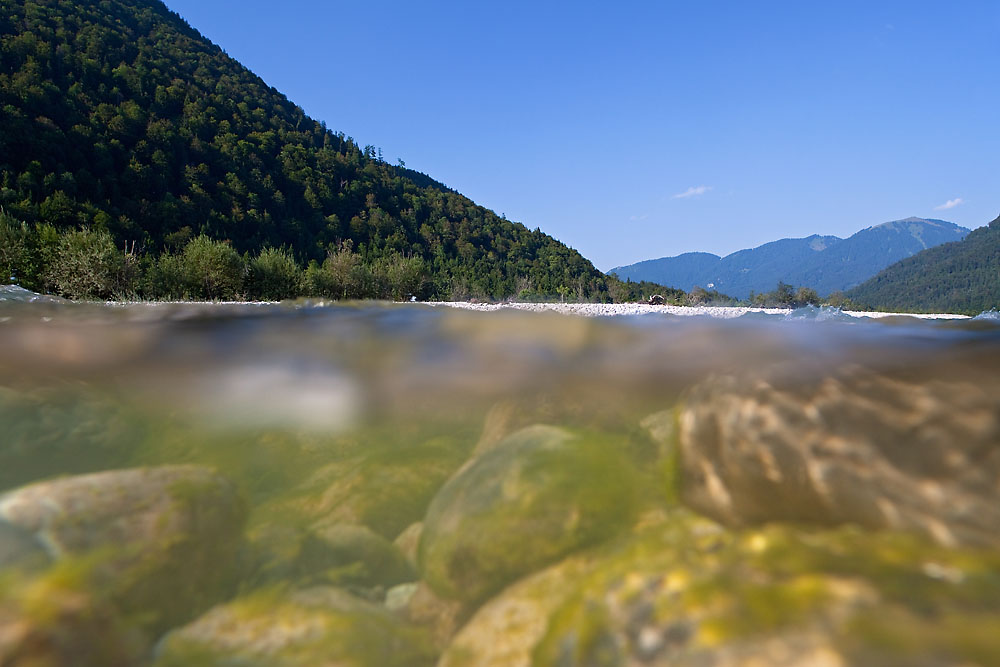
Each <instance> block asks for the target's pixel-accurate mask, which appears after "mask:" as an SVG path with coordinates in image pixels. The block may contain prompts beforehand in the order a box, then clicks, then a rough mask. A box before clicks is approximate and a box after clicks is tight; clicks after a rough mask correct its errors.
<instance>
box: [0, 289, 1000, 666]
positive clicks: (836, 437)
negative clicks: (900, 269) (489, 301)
mask: <svg viewBox="0 0 1000 667" xmlns="http://www.w3.org/2000/svg"><path fill="white" fill-rule="evenodd" d="M0 424H2V433H0V492H6V493H5V494H4V495H2V496H0V664H5V665H6V664H35V663H32V660H35V661H38V662H39V664H43V661H44V660H49V661H50V662H49V663H44V664H81V660H83V661H84V662H86V661H88V660H89V663H87V664H132V663H134V664H142V663H143V661H148V660H149V656H154V659H155V660H156V661H158V663H159V664H164V665H167V664H169V665H173V664H178V665H179V664H192V663H194V664H236V663H239V664H261V665H265V664H296V665H298V664H302V665H308V664H326V663H324V661H330V662H329V664H341V663H343V664H373V665H375V664H378V665H382V664H434V663H435V661H438V660H440V664H444V665H461V664H470V665H480V664H496V665H506V664H531V663H534V664H559V665H564V664H566V665H572V664H667V663H669V664H674V663H680V664H750V663H751V662H752V661H753V660H763V663H764V664H814V663H818V662H822V661H824V660H825V661H826V662H825V663H823V664H886V663H887V662H889V663H893V664H941V663H945V664H951V663H954V664H996V663H997V662H998V661H1000V639H997V638H996V637H995V636H994V635H995V633H994V630H995V627H997V625H996V624H997V623H998V622H1000V603H998V602H997V600H1000V570H998V567H1000V556H998V553H1000V552H998V551H997V547H998V546H1000V537H997V536H998V535H1000V532H998V528H1000V510H998V509H997V508H998V507H1000V504H998V503H997V502H996V501H997V499H998V491H1000V488H998V484H1000V482H998V480H1000V327H998V326H997V321H996V319H995V317H990V316H984V317H982V318H978V319H976V320H970V321H962V322H938V321H922V320H916V319H914V318H888V319H885V320H880V321H871V320H860V319H857V318H852V317H849V316H846V315H843V314H841V313H839V311H828V310H823V311H817V310H815V309H813V310H803V311H799V312H796V313H794V314H793V316H791V317H784V316H776V315H754V316H746V317H743V318H737V319H732V320H725V321H723V320H713V319H711V318H702V317H695V318H691V317H677V316H669V315H660V314H650V315H643V316H636V317H620V318H606V319H601V318H577V317H567V316H561V315H555V314H532V313H518V312H508V311H499V312H491V313H476V312H466V311H459V310H455V309H450V308H443V307H437V308H434V307H429V306H424V305H421V304H407V305H395V306H392V305H382V304H357V305H338V306H322V305H318V306H313V305H309V304H304V305H301V304H300V305H287V304H284V305H267V306H261V305H231V306H228V305H209V304H188V305H183V304H158V305H136V306H128V307H112V306H98V305H84V304H71V303H59V302H48V303H46V302H35V303H14V302H7V303H0ZM80 656H86V657H85V658H81V657H80ZM321 656H322V657H321ZM338 660H339V661H341V662H338ZM921 660H923V661H924V662H921ZM227 661H228V662H227Z"/></svg>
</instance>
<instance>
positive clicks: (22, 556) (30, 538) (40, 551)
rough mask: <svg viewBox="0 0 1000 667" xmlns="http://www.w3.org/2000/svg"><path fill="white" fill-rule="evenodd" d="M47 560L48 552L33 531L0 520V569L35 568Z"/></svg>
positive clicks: (38, 567)
mask: <svg viewBox="0 0 1000 667" xmlns="http://www.w3.org/2000/svg"><path fill="white" fill-rule="evenodd" d="M49 562H50V558H49V554H48V552H47V551H46V550H45V547H44V546H43V545H42V543H41V542H39V541H38V539H37V538H36V537H35V535H34V534H33V533H31V532H30V531H27V530H25V529H24V528H20V527H19V526H15V525H13V524H10V523H7V522H6V521H0V570H3V569H4V568H6V567H17V568H21V569H24V570H35V569H40V568H43V567H45V566H46V565H48V564H49Z"/></svg>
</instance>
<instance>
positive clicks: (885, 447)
mask: <svg viewBox="0 0 1000 667" xmlns="http://www.w3.org/2000/svg"><path fill="white" fill-rule="evenodd" d="M679 431H680V432H679V444H680V449H681V451H680V454H681V464H682V470H681V475H680V477H681V479H680V482H681V487H682V490H681V493H682V497H683V500H684V502H685V503H686V504H687V505H689V506H690V507H692V508H693V509H695V510H697V511H699V512H702V513H704V514H706V515H708V516H711V517H713V518H716V519H718V520H720V521H723V522H725V523H727V524H730V525H747V524H754V523H760V522H766V521H774V520H794V521H809V522H820V523H825V524H836V523H843V522H854V523H858V524H861V525H863V526H867V527H870V528H890V529H894V530H907V531H912V532H916V533H920V534H923V535H926V536H928V537H930V538H932V539H934V540H935V541H937V542H939V543H941V544H945V545H972V546H976V545H980V546H991V547H994V548H996V547H998V546H1000V503H998V502H997V497H998V491H1000V487H998V485H997V480H998V479H1000V446H998V443H1000V398H998V393H997V391H995V390H989V389H987V388H984V387H982V386H979V385H977V384H975V383H971V382H967V381H958V380H949V379H947V378H942V379H941V380H938V381H935V382H911V381H908V380H907V379H906V378H905V377H903V378H900V377H892V376H889V375H879V374H876V373H873V372H871V371H867V370H864V369H861V368H857V367H854V368H849V369H846V370H844V371H843V372H841V373H840V374H839V375H837V376H836V377H827V378H825V379H823V380H821V381H819V382H804V381H794V380H790V379H785V380H784V381H782V380H780V379H768V378H763V377H751V378H737V377H724V378H716V379H714V380H711V381H706V382H705V383H703V384H701V385H700V386H698V387H696V388H695V389H694V390H692V391H691V392H690V394H689V395H688V397H687V400H686V404H685V408H684V410H683V414H682V415H681V417H680V429H679Z"/></svg>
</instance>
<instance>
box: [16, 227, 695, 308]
mask: <svg viewBox="0 0 1000 667" xmlns="http://www.w3.org/2000/svg"><path fill="white" fill-rule="evenodd" d="M0 276H3V278H2V279H0V282H6V280H7V279H8V278H9V280H10V282H12V283H15V284H18V285H20V286H21V287H24V288H26V289H30V290H33V291H36V292H44V293H48V294H56V295H59V296H64V297H68V298H71V299H85V300H119V301H120V300H138V299H141V300H151V301H152V300H178V299H186V300H201V301H213V300H215V301H234V300H253V301H280V300H283V299H294V298H297V297H303V296H305V297H315V298H325V299H355V300H356V299H386V300H395V301H400V300H404V299H411V298H415V299H417V300H420V301H423V300H428V299H443V300H452V301H455V300H468V299H476V300H486V301H488V300H500V299H506V298H518V299H521V300H530V301H536V300H537V301H567V300H571V301H598V302H624V301H637V300H645V299H648V298H649V297H650V295H652V294H660V295H662V296H663V298H664V299H665V300H666V301H667V302H669V303H673V304H679V303H683V302H684V301H685V299H686V298H687V295H686V294H685V293H684V292H683V291H682V290H678V289H673V288H669V287H664V286H662V285H656V284H653V283H646V282H639V283H634V282H631V281H624V282H623V281H620V280H618V279H617V278H615V277H614V276H602V277H600V278H599V279H595V280H596V282H593V281H591V282H588V283H586V284H585V283H583V282H580V281H578V280H572V279H568V280H567V281H566V283H565V284H563V283H558V284H554V286H551V287H544V288H543V287H541V286H539V285H536V284H534V282H533V281H532V279H531V278H530V277H527V276H525V277H522V278H520V279H519V281H518V283H517V284H516V285H515V286H514V288H513V290H512V291H506V290H503V289H501V290H500V291H497V292H489V291H484V289H483V288H482V287H481V285H480V286H477V285H475V284H472V283H470V282H469V281H468V280H466V279H464V278H462V277H461V276H453V275H449V274H442V273H440V272H437V273H435V272H434V271H433V267H432V265H431V263H429V262H428V261H427V260H425V259H423V258H421V257H419V256H414V255H406V254H403V253H392V254H388V255H385V254H380V255H368V254H367V253H365V252H360V251H359V250H358V249H357V248H355V247H354V245H353V243H352V242H351V241H350V240H346V241H342V242H341V243H340V244H339V245H336V246H333V247H331V248H330V249H329V250H328V252H327V254H326V257H325V259H324V260H323V261H322V262H318V261H316V260H311V261H309V262H308V263H305V264H303V263H301V262H299V261H298V259H297V257H296V254H295V252H294V251H293V249H291V248H288V247H284V248H272V247H264V248H262V249H260V250H259V251H258V252H256V253H250V252H244V253H242V254H241V253H239V252H237V251H236V250H235V249H234V248H233V247H232V245H231V244H230V243H229V242H228V241H224V240H218V239H213V238H210V237H208V236H205V235H198V236H193V235H192V233H191V230H190V228H185V230H184V232H182V233H178V234H174V235H172V236H171V237H170V238H168V239H167V242H166V248H165V249H164V250H163V251H162V252H161V253H159V254H156V253H154V252H146V251H144V249H143V248H138V247H136V245H135V244H134V243H129V242H122V243H118V242H116V241H115V239H114V238H113V237H112V235H111V234H110V232H107V231H105V230H102V229H98V228H87V227H84V228H79V229H73V230H63V231H59V230H57V229H56V228H55V227H53V226H51V225H47V224H44V223H36V224H35V225H29V224H27V223H24V222H20V221H18V220H16V219H15V218H13V217H12V216H10V215H9V214H6V213H4V212H2V211H0Z"/></svg>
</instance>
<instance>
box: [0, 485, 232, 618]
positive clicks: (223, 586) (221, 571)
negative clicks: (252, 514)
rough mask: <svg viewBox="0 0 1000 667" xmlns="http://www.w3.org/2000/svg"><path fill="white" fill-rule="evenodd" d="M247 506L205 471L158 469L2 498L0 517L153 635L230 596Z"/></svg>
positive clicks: (30, 489) (28, 488) (33, 487)
mask: <svg viewBox="0 0 1000 667" xmlns="http://www.w3.org/2000/svg"><path fill="white" fill-rule="evenodd" d="M244 515H245V509H244V506H243V502H242V500H241V499H240V497H239V495H238V494H237V492H236V489H235V487H234V486H233V485H232V484H231V483H230V482H229V481H228V480H226V479H225V478H223V477H221V476H219V475H218V474H216V473H215V472H213V471H212V470H211V469H209V468H204V467H200V466H163V467H157V468H136V469H129V470H115V471H108V472H102V473H94V474H90V475H79V476H75V477H65V478H61V479H55V480H52V481H48V482H38V483H35V484H31V485H29V486H26V487H23V488H20V489H17V490H14V491H11V492H9V493H7V494H4V495H3V496H0V520H2V521H6V522H8V523H9V524H11V525H12V526H16V527H17V528H19V529H20V530H21V531H25V532H27V533H30V534H31V535H33V536H34V537H35V538H36V539H37V540H38V541H39V542H40V543H41V544H43V545H44V546H45V548H46V549H47V551H48V552H49V555H50V556H51V557H52V558H54V559H56V560H57V561H61V560H64V559H69V560H71V561H72V562H73V563H76V564H78V565H79V568H80V570H81V571H83V572H86V575H85V578H86V579H87V580H88V581H89V584H90V586H91V587H92V588H93V589H94V590H99V591H100V593H101V595H102V596H105V597H107V598H108V599H109V600H111V601H112V602H113V603H114V605H115V607H116V608H117V609H118V610H119V611H120V612H121V613H122V614H123V615H124V616H136V617H137V618H140V619H141V620H140V621H139V622H140V624H141V625H142V626H143V627H145V628H148V629H150V630H152V631H156V630H162V629H165V628H167V627H170V626H171V625H173V624H176V623H178V622H182V621H184V620H186V619H187V618H190V617H191V615H193V614H196V613H198V612H199V611H201V610H202V609H205V608H207V607H208V606H210V605H212V604H214V603H215V602H217V601H218V600H219V599H222V598H223V597H225V596H226V595H228V594H230V593H231V591H232V590H233V587H234V585H235V584H236V581H237V578H238V577H239V574H240V573H239V570H238V568H237V567H235V562H236V554H237V551H238V549H239V548H240V545H241V542H242V530H243V520H244Z"/></svg>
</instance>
